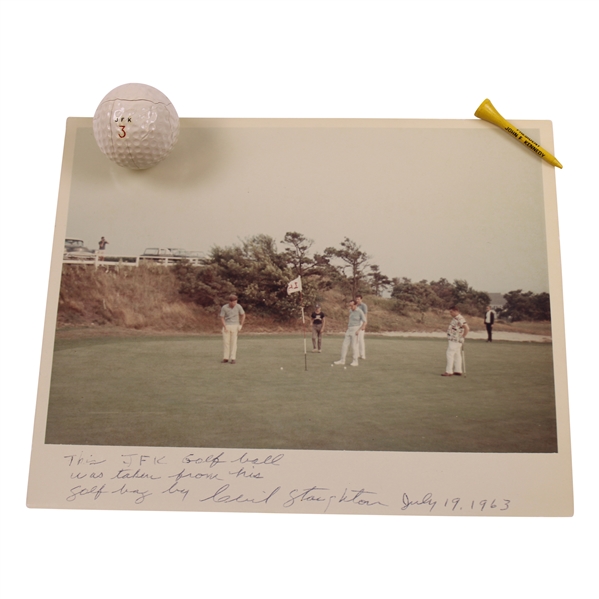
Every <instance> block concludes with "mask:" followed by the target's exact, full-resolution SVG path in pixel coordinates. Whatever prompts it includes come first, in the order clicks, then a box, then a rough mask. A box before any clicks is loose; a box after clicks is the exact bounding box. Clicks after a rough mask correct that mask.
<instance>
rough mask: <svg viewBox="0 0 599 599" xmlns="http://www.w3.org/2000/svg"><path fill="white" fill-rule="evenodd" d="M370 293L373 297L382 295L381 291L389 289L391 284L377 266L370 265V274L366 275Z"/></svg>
mask: <svg viewBox="0 0 599 599" xmlns="http://www.w3.org/2000/svg"><path fill="white" fill-rule="evenodd" d="M367 277H368V279H369V282H370V286H371V287H372V291H374V294H375V295H378V296H380V295H382V294H383V291H384V290H385V289H386V288H387V287H390V286H391V284H392V282H391V279H390V278H389V277H387V276H385V275H384V274H382V273H381V269H380V267H379V266H378V264H372V265H371V266H370V272H369V273H368V275H367Z"/></svg>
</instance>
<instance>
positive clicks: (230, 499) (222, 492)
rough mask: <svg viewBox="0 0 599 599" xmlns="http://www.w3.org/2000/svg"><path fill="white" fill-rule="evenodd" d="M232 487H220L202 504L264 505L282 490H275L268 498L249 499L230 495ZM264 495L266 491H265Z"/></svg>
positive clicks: (227, 485)
mask: <svg viewBox="0 0 599 599" xmlns="http://www.w3.org/2000/svg"><path fill="white" fill-rule="evenodd" d="M229 487H230V485H229V484H226V485H223V486H222V487H220V488H219V489H218V490H217V491H216V493H213V494H212V495H208V497H204V499H200V500H199V501H200V502H204V501H213V502H214V503H254V504H259V503H264V504H267V503H268V502H269V501H270V500H271V499H272V498H273V497H274V496H275V495H276V494H277V493H278V492H279V490H280V489H281V487H276V488H275V489H273V490H272V491H271V492H270V493H269V494H268V495H267V496H266V497H262V498H260V499H257V498H255V497H247V496H245V495H244V494H243V493H239V494H235V493H231V494H229V493H228V490H229ZM263 493H264V491H263Z"/></svg>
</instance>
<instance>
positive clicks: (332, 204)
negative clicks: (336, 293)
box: [65, 119, 549, 293]
mask: <svg viewBox="0 0 599 599" xmlns="http://www.w3.org/2000/svg"><path fill="white" fill-rule="evenodd" d="M77 123H78V124H79V125H81V126H79V127H78V128H77V131H76V134H75V135H76V140H75V152H74V159H73V171H72V182H71V188H70V194H69V216H68V224H67V227H66V231H65V236H66V237H75V238H78V239H83V240H84V242H85V244H86V245H87V246H88V247H89V248H91V249H96V248H97V242H98V240H99V239H100V237H101V236H104V237H105V238H106V239H107V240H108V241H109V246H108V248H107V253H109V254H113V255H123V256H135V255H139V254H141V253H142V252H143V251H144V249H145V248H148V247H167V248H173V247H175V248H184V249H187V250H199V251H203V252H208V251H209V250H210V248H211V247H213V246H215V245H219V246H224V245H232V244H236V243H239V242H240V240H241V239H244V238H246V237H249V236H252V235H256V234H260V233H264V234H267V235H271V236H272V237H273V238H274V239H275V240H277V241H280V240H282V239H283V237H284V235H285V233H286V232H288V231H297V232H299V233H302V234H304V235H305V236H306V237H308V238H309V239H312V240H313V241H314V244H313V246H312V251H314V252H322V251H323V250H324V249H325V248H326V247H329V246H335V247H339V245H340V243H341V242H342V241H343V239H344V238H345V237H349V238H350V239H351V240H353V241H355V242H356V243H357V244H358V245H359V246H360V247H361V249H362V250H363V251H365V252H366V253H367V254H368V255H369V256H370V257H371V259H370V263H371V264H377V265H379V266H380V269H381V272H382V273H383V274H385V275H387V276H388V277H390V278H393V277H408V278H410V279H412V280H414V281H419V280H422V279H426V280H429V281H430V280H437V279H439V278H442V277H443V278H446V279H448V280H449V281H453V280H455V279H465V280H466V281H468V283H469V284H470V285H471V286H473V287H474V288H475V289H477V290H481V291H487V292H500V293H506V292H508V291H511V290H514V289H523V290H525V291H528V290H530V291H534V292H535V293H539V292H542V291H548V290H549V282H548V267H547V246H546V234H545V214H544V210H545V208H544V199H543V181H542V173H541V161H540V160H539V159H538V157H536V156H534V155H533V154H532V153H531V152H529V151H528V150H527V149H526V148H524V147H522V146H520V144H518V143H517V142H515V141H514V140H511V139H510V138H509V137H508V136H506V135H505V133H503V132H501V131H500V130H499V129H497V128H495V127H493V126H492V125H488V124H486V123H483V122H479V121H455V120H454V121H441V120H439V121H424V120H423V121H399V120H393V121H390V120H382V119H381V120H374V119H373V120H354V121H349V120H342V119H339V120H326V119H322V120H304V121H302V120H295V121H289V120H283V119H281V120H276V119H274V120H261V119H251V120H235V119H222V120H201V119H182V120H181V134H180V138H179V141H178V143H177V145H176V146H175V148H174V150H173V151H172V152H171V154H170V155H169V156H168V157H167V158H166V159H165V160H164V161H163V162H162V163H160V164H159V165H157V166H155V167H153V168H152V169H148V170H146V171H131V170H129V169H125V168H122V167H119V166H117V165H116V164H114V163H112V162H111V161H110V160H109V159H108V158H106V157H105V156H104V155H103V154H102V153H101V152H100V150H99V149H98V147H97V145H96V143H95V139H94V137H93V131H92V128H91V119H81V120H78V121H77ZM526 132H527V133H529V134H530V136H531V137H532V138H533V139H538V138H539V137H540V135H539V131H538V130H536V131H535V130H528V131H526ZM283 247H284V246H282V245H281V249H283Z"/></svg>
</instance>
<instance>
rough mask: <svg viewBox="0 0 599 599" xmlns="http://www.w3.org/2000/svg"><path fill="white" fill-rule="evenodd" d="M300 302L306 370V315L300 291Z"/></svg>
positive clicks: (305, 365) (306, 367) (306, 366)
mask: <svg viewBox="0 0 599 599" xmlns="http://www.w3.org/2000/svg"><path fill="white" fill-rule="evenodd" d="M300 304H301V307H302V328H303V329H304V369H305V371H306V372H308V350H307V349H306V317H305V315H304V300H303V297H302V292H301V291H300Z"/></svg>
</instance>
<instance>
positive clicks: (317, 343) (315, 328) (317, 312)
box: [311, 304, 324, 353]
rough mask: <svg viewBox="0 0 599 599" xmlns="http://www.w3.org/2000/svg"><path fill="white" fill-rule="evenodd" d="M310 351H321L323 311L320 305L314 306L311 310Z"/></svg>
mask: <svg viewBox="0 0 599 599" xmlns="http://www.w3.org/2000/svg"><path fill="white" fill-rule="evenodd" d="M311 318H312V351H313V352H318V353H320V352H321V351H322V333H323V332H324V312H323V311H322V310H321V309H320V306H319V305H318V304H316V306H314V312H312V316H311Z"/></svg>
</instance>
